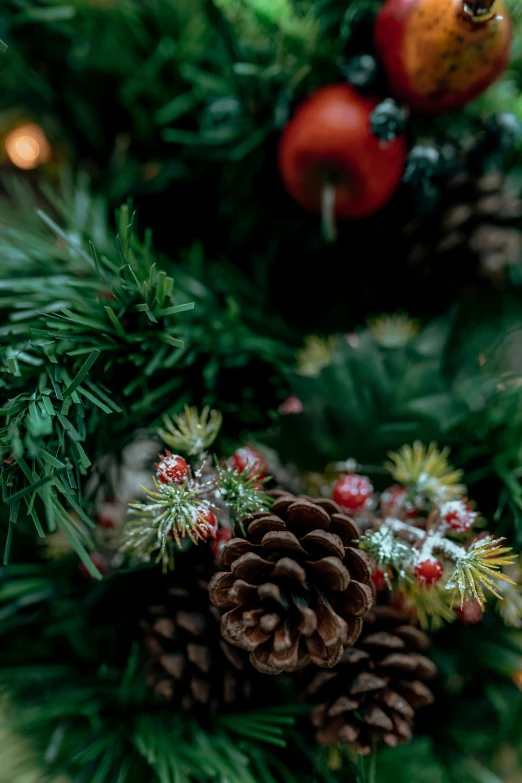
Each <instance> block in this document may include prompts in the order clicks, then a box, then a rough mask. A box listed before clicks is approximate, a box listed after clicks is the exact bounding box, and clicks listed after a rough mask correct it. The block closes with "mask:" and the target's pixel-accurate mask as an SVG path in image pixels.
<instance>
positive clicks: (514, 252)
mask: <svg viewBox="0 0 522 783" xmlns="http://www.w3.org/2000/svg"><path fill="white" fill-rule="evenodd" d="M521 215H522V202H521V200H520V198H519V195H518V193H517V192H516V190H515V189H513V188H510V187H509V185H508V184H507V182H506V179H505V177H504V175H503V174H502V173H501V172H499V171H494V172H491V173H488V174H485V175H483V176H481V177H472V176H470V175H464V174H462V175H459V176H458V177H455V179H454V180H452V181H451V182H450V183H448V185H447V186H446V188H445V189H444V191H443V193H442V196H441V206H440V208H439V209H437V210H436V211H435V213H434V214H433V215H430V216H426V217H424V218H422V219H420V218H419V219H418V220H417V221H414V222H412V223H410V224H408V225H407V226H406V229H405V230H404V234H403V236H404V239H405V240H406V242H407V244H409V248H408V247H406V248H405V256H406V258H407V261H408V262H409V263H410V264H411V265H412V266H417V267H418V268H419V270H420V269H422V270H423V272H424V274H425V275H429V274H431V272H432V271H434V270H438V271H439V274H440V273H441V272H440V270H441V269H442V270H446V269H447V270H448V271H450V270H451V269H452V268H453V266H452V265H454V264H457V265H459V266H460V267H462V265H463V264H465V265H466V268H468V269H469V272H470V274H472V273H474V274H476V273H477V272H478V274H479V275H481V276H483V277H486V278H488V279H489V280H492V281H493V282H498V281H501V280H503V279H504V277H505V272H506V268H507V267H509V266H513V265H514V264H518V263H520V258H521V255H522V239H521V237H520V231H519V230H518V221H519V220H520V217H521ZM457 268H458V267H457Z"/></svg>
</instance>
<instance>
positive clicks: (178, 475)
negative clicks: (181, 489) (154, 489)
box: [154, 449, 188, 484]
mask: <svg viewBox="0 0 522 783" xmlns="http://www.w3.org/2000/svg"><path fill="white" fill-rule="evenodd" d="M158 457H159V459H160V461H159V462H155V463H154V467H155V468H156V475H157V477H158V479H159V480H160V481H161V483H162V484H170V483H171V482H174V483H175V484H181V483H182V482H183V481H185V479H186V478H187V475H188V465H187V463H186V461H185V460H184V459H183V457H180V456H179V454H171V453H170V451H169V450H168V449H165V454H164V455H163V454H158Z"/></svg>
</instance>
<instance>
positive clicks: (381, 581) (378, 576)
mask: <svg viewBox="0 0 522 783" xmlns="http://www.w3.org/2000/svg"><path fill="white" fill-rule="evenodd" d="M387 576H388V580H386V577H387ZM389 581H390V577H389V574H386V573H385V572H384V571H383V570H382V569H381V568H379V567H377V568H375V569H374V571H373V573H372V582H373V584H374V586H375V589H376V590H377V592H378V593H382V592H383V591H384V590H389V586H388V582H389Z"/></svg>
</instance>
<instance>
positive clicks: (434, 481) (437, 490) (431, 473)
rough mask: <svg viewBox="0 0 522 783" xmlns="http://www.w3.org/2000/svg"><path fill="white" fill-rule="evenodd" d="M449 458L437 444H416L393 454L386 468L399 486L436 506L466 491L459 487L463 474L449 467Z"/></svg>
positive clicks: (445, 449)
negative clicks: (421, 496)
mask: <svg viewBox="0 0 522 783" xmlns="http://www.w3.org/2000/svg"><path fill="white" fill-rule="evenodd" d="M448 455H449V448H448V447H446V448H444V449H442V450H439V448H438V447H437V444H436V443H430V445H429V446H425V445H424V444H423V443H421V442H420V441H418V440H416V441H415V443H414V444H413V446H410V445H408V444H407V445H405V446H403V447H402V448H401V449H400V450H399V451H397V452H390V453H389V454H388V457H389V460H390V461H389V462H386V463H385V465H384V467H385V468H387V469H388V470H389V471H390V473H391V474H392V476H393V478H394V479H395V481H397V482H398V483H399V484H404V485H405V486H407V487H411V488H414V489H415V490H416V491H417V492H419V493H422V494H424V495H426V497H428V498H430V499H431V500H434V501H436V502H437V503H445V502H447V501H449V500H457V499H459V498H462V497H464V495H465V494H466V487H465V486H464V485H463V484H460V483H459V481H460V479H461V478H462V471H461V470H455V469H454V468H453V467H452V465H450V463H449V462H448Z"/></svg>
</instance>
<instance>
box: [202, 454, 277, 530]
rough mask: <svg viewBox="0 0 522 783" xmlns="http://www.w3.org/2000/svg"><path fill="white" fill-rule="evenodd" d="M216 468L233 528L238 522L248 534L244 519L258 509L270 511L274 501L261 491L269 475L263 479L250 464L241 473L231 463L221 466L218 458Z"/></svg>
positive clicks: (219, 486) (220, 489)
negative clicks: (253, 470)
mask: <svg viewBox="0 0 522 783" xmlns="http://www.w3.org/2000/svg"><path fill="white" fill-rule="evenodd" d="M216 470H217V474H218V482H217V484H218V488H219V493H220V495H221V497H222V498H223V501H224V502H225V503H226V505H227V507H228V509H229V510H230V512H231V513H232V519H231V526H232V529H234V527H235V525H236V524H238V525H239V527H240V529H241V532H242V534H243V535H246V533H245V528H244V525H243V520H244V519H246V518H247V517H249V516H251V515H252V514H255V513H256V511H268V510H269V509H270V506H271V505H272V503H273V500H272V498H270V497H268V495H266V494H265V493H264V492H262V491H261V485H262V484H263V483H264V482H266V481H268V480H269V477H266V478H264V479H261V478H260V477H259V475H258V474H257V473H255V472H254V473H252V469H251V468H250V467H248V466H247V467H246V468H245V470H244V471H243V473H240V472H238V471H237V470H235V469H234V468H233V467H231V466H230V465H226V466H224V467H223V466H221V465H220V464H219V463H218V462H217V460H216Z"/></svg>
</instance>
